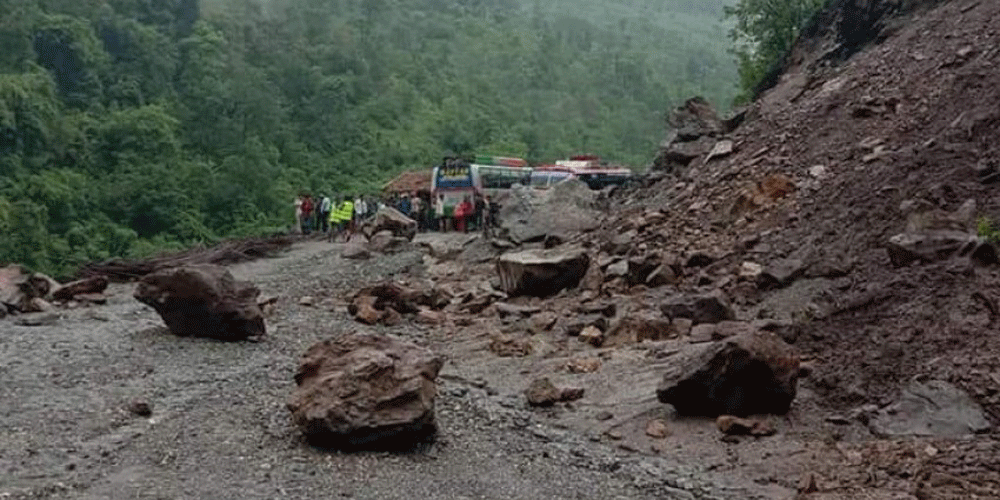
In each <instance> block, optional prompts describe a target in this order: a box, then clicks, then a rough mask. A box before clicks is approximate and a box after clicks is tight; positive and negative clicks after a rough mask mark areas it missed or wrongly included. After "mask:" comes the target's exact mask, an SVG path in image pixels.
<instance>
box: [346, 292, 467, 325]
mask: <svg viewBox="0 0 1000 500" xmlns="http://www.w3.org/2000/svg"><path fill="white" fill-rule="evenodd" d="M451 299H452V297H451V295H450V294H449V293H448V292H446V291H444V290H443V289H441V288H432V289H429V290H425V289H416V288H410V287H407V286H404V285H402V284H399V283H391V282H389V283H381V284H378V285H375V286H370V287H366V288H363V289H361V290H358V291H357V292H355V293H354V295H353V296H351V297H350V299H349V302H350V303H349V305H348V307H347V310H348V312H349V313H350V314H351V315H352V316H354V318H355V319H356V320H358V321H359V322H361V323H365V324H368V325H375V324H384V325H389V326H393V325H398V324H399V323H400V322H402V320H403V317H404V316H405V315H410V316H413V317H415V318H416V319H417V320H418V321H420V322H423V323H435V324H436V323H440V322H441V321H443V315H442V314H441V313H440V312H439V311H440V310H441V309H442V308H444V307H445V306H446V305H448V304H450V303H451Z"/></svg>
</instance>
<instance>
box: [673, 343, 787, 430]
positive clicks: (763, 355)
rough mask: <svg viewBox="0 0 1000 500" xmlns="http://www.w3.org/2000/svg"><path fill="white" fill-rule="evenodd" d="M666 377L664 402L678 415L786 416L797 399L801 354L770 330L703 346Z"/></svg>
mask: <svg viewBox="0 0 1000 500" xmlns="http://www.w3.org/2000/svg"><path fill="white" fill-rule="evenodd" d="M702 345H704V347H703V348H702V349H701V350H700V352H696V354H695V355H693V356H691V357H689V358H688V359H686V360H684V361H682V362H680V363H678V364H677V365H676V366H675V367H674V369H673V370H671V371H669V372H668V373H667V374H665V375H664V378H663V382H662V383H661V384H660V386H659V387H658V388H657V390H656V396H657V398H659V400H660V402H662V403H667V404H670V405H673V406H674V408H675V409H676V410H677V413H678V414H680V415H699V416H710V417H715V416H718V415H724V414H725V415H735V416H739V417H745V416H747V415H753V414H762V413H774V414H784V413H787V412H788V410H789V407H790V406H791V404H792V400H793V399H795V393H796V384H797V381H798V373H799V355H798V353H797V351H796V350H795V349H794V348H793V347H792V346H790V345H788V344H786V343H785V342H784V341H783V340H781V339H780V338H779V337H778V336H777V335H775V334H774V333H772V332H768V331H756V332H752V333H745V334H742V335H739V336H737V337H733V338H730V339H728V340H726V341H722V342H713V343H711V344H702Z"/></svg>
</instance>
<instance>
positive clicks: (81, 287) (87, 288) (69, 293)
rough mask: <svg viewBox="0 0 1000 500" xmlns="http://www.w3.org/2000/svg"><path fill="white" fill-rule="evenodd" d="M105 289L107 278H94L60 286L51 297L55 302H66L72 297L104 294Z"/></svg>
mask: <svg viewBox="0 0 1000 500" xmlns="http://www.w3.org/2000/svg"><path fill="white" fill-rule="evenodd" d="M107 288H108V278H106V277H104V276H94V277H91V278H86V279H82V280H79V281H74V282H72V283H66V284H65V285H61V286H59V287H58V288H56V289H55V290H53V291H52V297H53V298H54V299H56V300H61V301H67V300H73V297H75V296H77V295H81V294H90V293H104V291H105V290H107Z"/></svg>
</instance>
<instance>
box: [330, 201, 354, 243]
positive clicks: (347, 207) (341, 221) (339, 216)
mask: <svg viewBox="0 0 1000 500" xmlns="http://www.w3.org/2000/svg"><path fill="white" fill-rule="evenodd" d="M353 219H354V202H353V201H351V197H350V196H345V197H344V201H342V202H340V204H338V205H337V208H336V209H334V210H333V211H332V212H330V224H331V225H332V226H333V227H336V228H337V230H336V234H343V235H344V239H345V240H346V239H347V238H348V237H349V236H350V235H349V234H347V233H349V231H348V228H349V226H350V223H351V220H353ZM330 240H331V241H332V240H333V236H332V233H331V237H330Z"/></svg>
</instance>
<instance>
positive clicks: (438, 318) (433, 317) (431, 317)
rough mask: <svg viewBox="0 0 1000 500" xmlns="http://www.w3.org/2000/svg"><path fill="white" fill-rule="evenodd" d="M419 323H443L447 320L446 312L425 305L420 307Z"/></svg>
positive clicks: (418, 313)
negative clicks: (433, 309)
mask: <svg viewBox="0 0 1000 500" xmlns="http://www.w3.org/2000/svg"><path fill="white" fill-rule="evenodd" d="M416 321H417V323H422V324H425V325H441V324H443V323H444V322H445V316H444V313H442V312H438V311H432V310H430V309H427V308H425V307H422V308H420V311H419V312H417V318H416Z"/></svg>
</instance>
